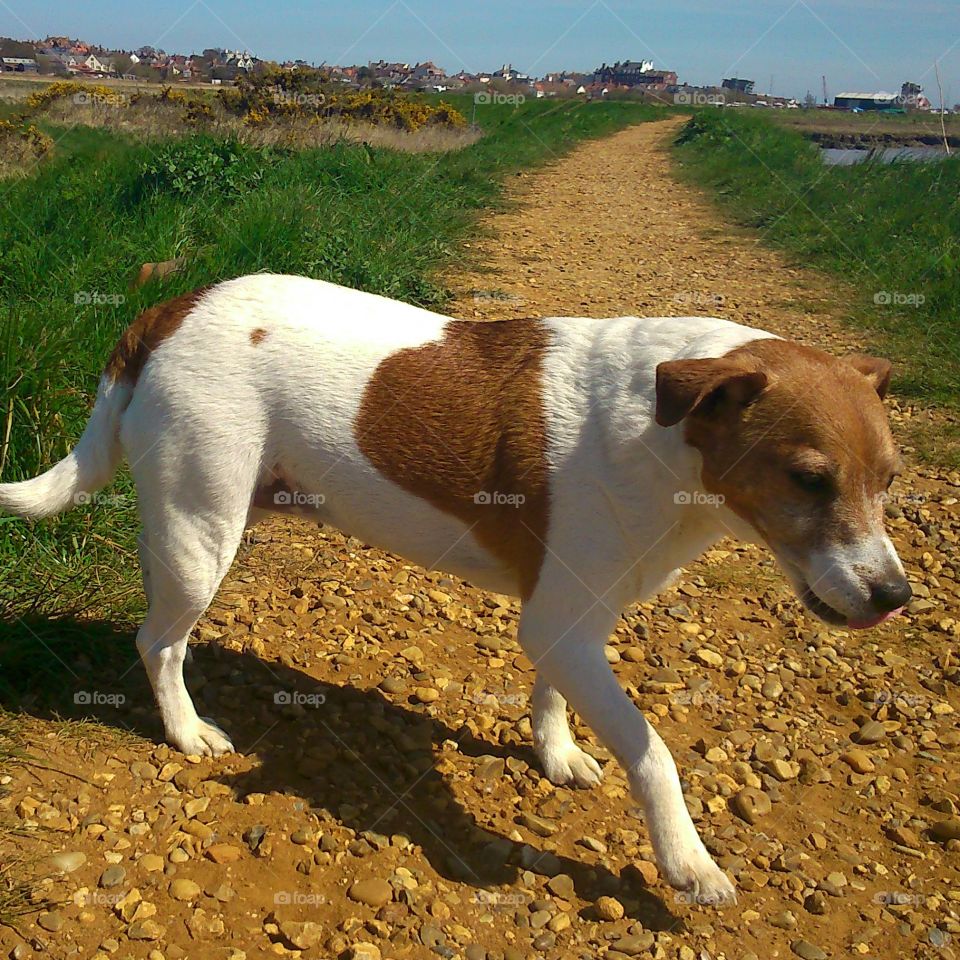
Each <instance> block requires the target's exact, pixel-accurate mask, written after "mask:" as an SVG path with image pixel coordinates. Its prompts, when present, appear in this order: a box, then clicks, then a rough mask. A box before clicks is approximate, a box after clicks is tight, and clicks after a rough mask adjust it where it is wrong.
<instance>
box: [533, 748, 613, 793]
mask: <svg viewBox="0 0 960 960" xmlns="http://www.w3.org/2000/svg"><path fill="white" fill-rule="evenodd" d="M540 762H541V763H542V764H543V772H544V773H545V774H546V775H547V779H548V780H549V781H550V782H551V783H554V784H556V785H557V786H558V787H584V788H586V787H595V786H596V785H597V784H598V783H599V782H600V778H601V777H602V776H603V771H602V770H601V769H600V764H599V763H597V761H596V760H594V759H593V757H591V756H590V754H589V753H585V752H584V751H583V750H581V749H580V748H579V747H578V746H577V745H576V744H575V743H571V744H570V745H569V746H567V747H564V748H562V749H560V750H547V749H544V750H543V752H542V753H541V754H540Z"/></svg>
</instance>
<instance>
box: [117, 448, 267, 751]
mask: <svg viewBox="0 0 960 960" xmlns="http://www.w3.org/2000/svg"><path fill="white" fill-rule="evenodd" d="M168 452H169V451H168ZM155 468H156V461H155V460H154V459H153V457H152V456H151V457H148V458H147V459H146V460H145V461H141V462H138V463H136V464H135V465H134V471H133V472H134V478H135V479H136V481H137V488H138V492H139V500H140V512H141V515H142V517H143V522H144V530H143V533H142V534H141V536H140V540H139V547H140V557H141V565H142V567H143V572H144V584H145V588H146V591H147V599H148V602H149V607H148V611H147V616H146V619H145V620H144V622H143V624H142V626H141V627H140V631H139V633H138V634H137V649H138V650H139V651H140V657H141V659H142V660H143V664H144V667H145V668H146V671H147V675H148V677H149V678H150V684H151V686H152V687H153V693H154V696H155V697H156V700H157V705H158V706H159V708H160V715H161V718H162V719H163V726H164V731H165V736H166V739H167V741H168V742H169V743H170V744H171V745H173V746H175V747H176V748H177V749H178V750H182V751H183V752H184V753H186V754H200V755H214V756H216V755H217V754H221V753H227V752H229V751H231V750H232V749H233V745H232V744H231V742H230V740H229V738H228V737H227V735H226V734H225V733H224V732H223V731H222V730H221V729H220V728H219V727H218V726H217V725H216V724H215V723H213V722H212V721H211V720H207V719H204V718H201V717H199V716H198V715H197V711H196V709H195V707H194V705H193V701H192V700H191V699H190V694H189V693H188V692H187V688H186V685H185V684H184V681H183V663H184V659H185V657H186V654H187V641H188V640H189V637H190V631H191V630H192V629H193V627H194V624H196V622H197V620H198V619H199V618H200V616H201V615H202V614H203V611H204V610H206V608H207V606H208V605H209V603H210V601H211V600H212V599H213V597H214V595H215V593H216V591H217V588H218V587H219V586H220V582H221V580H222V579H223V577H224V576H225V574H226V573H227V571H228V570H229V568H230V563H231V562H232V560H233V557H234V555H235V553H236V550H237V547H238V546H239V544H240V539H241V537H242V536H243V530H244V527H245V525H246V520H247V509H248V505H249V501H250V493H251V490H252V486H253V483H254V482H255V469H251V470H249V471H246V470H242V471H240V472H241V474H249V476H238V475H237V473H238V472H237V469H236V462H234V469H232V470H231V474H232V475H231V476H230V477H223V478H222V480H221V481H220V482H219V483H218V484H217V487H216V488H211V484H210V482H209V480H207V481H206V482H205V481H204V479H202V478H200V477H198V476H197V475H196V474H191V473H188V472H187V471H186V470H184V473H183V478H184V479H183V480H182V481H180V482H179V483H177V484H176V486H175V487H173V488H172V489H171V488H170V486H169V484H167V483H164V482H162V481H161V480H159V479H158V476H157V473H158V472H159V471H157V472H155ZM168 476H169V474H168Z"/></svg>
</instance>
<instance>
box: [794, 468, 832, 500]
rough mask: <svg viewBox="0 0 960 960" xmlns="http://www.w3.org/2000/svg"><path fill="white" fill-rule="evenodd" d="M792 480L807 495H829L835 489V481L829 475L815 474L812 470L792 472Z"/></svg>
mask: <svg viewBox="0 0 960 960" xmlns="http://www.w3.org/2000/svg"><path fill="white" fill-rule="evenodd" d="M790 479H791V480H792V481H793V482H794V483H795V484H796V485H797V486H798V487H799V488H800V489H801V490H804V491H805V492H806V493H819V494H824V493H829V492H830V490H831V489H833V480H832V478H831V477H830V475H829V474H826V473H814V472H813V471H810V470H791V471H790Z"/></svg>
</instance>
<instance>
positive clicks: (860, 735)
mask: <svg viewBox="0 0 960 960" xmlns="http://www.w3.org/2000/svg"><path fill="white" fill-rule="evenodd" d="M886 735H887V731H886V730H885V729H884V726H883V724H882V723H880V722H879V721H877V720H868V721H867V722H866V723H864V724H863V725H862V726H861V727H860V729H859V730H858V731H857V736H856V740H857V743H879V742H880V741H881V740H882V739H883V738H884V737H885V736H886Z"/></svg>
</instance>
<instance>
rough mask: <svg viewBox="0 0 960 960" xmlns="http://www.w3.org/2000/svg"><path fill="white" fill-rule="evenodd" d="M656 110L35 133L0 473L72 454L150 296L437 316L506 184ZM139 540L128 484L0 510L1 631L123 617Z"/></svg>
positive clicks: (0, 400)
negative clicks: (158, 140) (316, 285)
mask: <svg viewBox="0 0 960 960" xmlns="http://www.w3.org/2000/svg"><path fill="white" fill-rule="evenodd" d="M663 115H664V114H663V111H662V110H658V109H657V108H651V107H643V106H639V105H636V104H629V103H605V102H604V103H587V104H584V103H578V102H572V101H566V102H562V103H557V102H530V103H527V104H524V105H522V106H521V107H519V108H513V107H510V106H499V105H482V106H478V109H477V111H476V119H477V122H478V123H479V124H481V125H482V126H483V127H484V129H485V131H486V136H484V137H483V138H482V139H481V140H480V141H478V142H477V143H475V144H474V145H472V146H471V147H469V148H467V149H464V150H461V151H459V152H456V153H448V154H442V155H424V154H405V153H399V152H393V151H388V150H378V149H370V148H368V147H364V146H363V145H345V144H343V145H337V146H333V147H329V148H324V149H318V150H307V151H303V152H288V151H282V150H275V149H274V150H267V149H254V148H250V147H243V146H240V145H238V144H230V143H225V142H223V141H214V140H211V139H208V138H204V137H194V138H187V139H184V140H177V141H171V142H168V143H164V144H161V145H156V144H154V145H150V144H143V143H134V142H130V141H126V140H124V139H122V138H118V137H116V136H113V135H109V134H106V133H104V132H103V131H98V130H91V129H84V128H73V129H70V130H56V129H49V128H48V132H50V133H51V134H52V135H54V136H55V137H56V138H57V145H56V150H55V154H54V156H53V158H52V159H50V160H48V161H45V162H44V163H43V164H42V165H41V166H40V167H39V168H38V170H37V172H35V173H33V174H32V175H30V176H29V177H26V178H23V179H18V180H12V181H7V182H4V183H0V234H2V236H3V238H4V240H3V243H2V244H0V477H2V479H3V480H4V481H12V480H18V479H23V478H27V477H30V476H34V475H35V474H37V473H38V472H40V471H41V470H42V469H44V468H46V467H48V466H50V465H51V464H53V463H55V462H56V461H57V460H59V459H60V458H61V457H63V456H64V455H65V454H66V452H67V451H68V450H69V449H70V447H71V446H72V445H73V444H74V443H75V442H76V440H77V438H78V436H79V435H80V432H81V431H82V429H83V425H84V423H85V421H86V418H87V415H88V412H89V403H90V401H91V398H92V397H93V395H94V393H95V389H96V384H97V380H98V377H99V374H100V371H101V370H102V368H103V364H104V362H105V359H106V357H107V356H108V354H109V352H110V350H111V348H112V346H113V344H114V342H115V341H116V338H117V336H118V334H119V333H120V332H121V331H122V330H123V328H124V327H125V326H126V325H127V324H128V323H130V322H131V321H132V320H133V318H134V317H135V316H136V314H137V313H138V312H140V311H141V310H142V309H144V308H145V307H147V306H150V305H151V304H152V303H155V302H158V301H160V300H165V299H168V298H170V297H172V296H175V295H177V294H179V293H181V292H183V291H186V290H190V289H193V288H195V287H197V286H200V285H203V284H207V283H210V282H213V281H217V280H220V279H225V278H229V277H235V276H239V275H242V274H245V273H250V272H254V271H275V272H284V273H295V274H304V275H307V276H311V277H319V278H323V279H326V280H332V281H335V282H338V283H342V284H346V285H348V286H351V287H357V288H361V289H364V290H369V291H373V292H376V293H380V294H385V295H387V296H391V297H395V298H398V299H401V300H406V301H411V302H415V303H419V304H424V305H428V306H437V305H441V304H442V303H443V301H444V299H445V291H444V290H443V289H442V288H441V287H440V286H439V285H438V283H437V280H436V279H435V278H436V276H437V274H438V271H439V270H441V269H444V268H448V267H449V266H450V265H451V264H452V263H454V262H455V261H456V258H457V256H458V251H459V243H460V241H461V240H462V239H464V238H465V237H466V236H468V235H469V233H470V230H471V228H472V226H473V224H474V223H475V219H476V216H477V213H478V211H480V210H482V209H483V208H485V207H489V206H490V205H491V204H495V203H497V202H498V201H499V198H500V196H501V190H502V185H503V180H504V177H505V176H506V175H507V174H510V173H511V172H513V171H516V170H519V169H521V168H526V167H528V166H530V165H532V164H535V163H538V162H541V161H544V160H549V159H551V158H553V157H555V156H558V155H559V154H561V153H562V152H563V151H564V150H566V149H567V148H568V147H570V146H571V145H572V144H574V143H576V142H577V141H580V140H582V139H583V138H586V137H595V136H601V135H603V134H606V133H609V132H611V131H613V130H616V129H618V128H621V127H623V126H626V125H628V124H630V123H635V122H639V121H644V120H650V119H655V118H658V117H660V116H663ZM183 253H189V254H191V257H190V260H189V266H188V268H187V269H186V270H185V271H184V272H183V273H179V274H177V275H175V276H173V277H171V278H169V279H168V280H167V281H164V282H163V283H162V284H160V285H158V284H150V285H148V286H146V287H144V288H142V289H141V290H140V291H138V292H136V293H131V292H129V290H128V284H129V281H130V279H131V277H132V276H133V275H134V274H135V272H136V270H137V268H138V267H139V266H140V264H142V263H144V262H146V261H160V260H166V259H169V258H171V257H173V256H176V255H179V254H183ZM137 527H138V521H137V516H136V509H135V498H134V496H133V490H132V489H131V487H130V483H129V480H128V479H127V478H126V477H124V476H121V477H120V478H119V479H118V481H117V483H116V484H115V485H114V487H113V488H112V493H111V494H110V495H109V496H107V497H103V498H101V500H100V502H98V503H97V504H95V505H91V506H82V507H79V508H77V509H75V510H74V511H72V512H70V513H68V514H65V515H64V516H63V517H61V518H58V519H56V520H50V521H44V522H40V523H26V522H24V521H22V520H19V519H15V518H11V517H0V609H2V611H3V614H4V618H5V619H6V621H7V624H8V626H9V625H10V624H11V623H13V624H14V625H16V624H23V623H24V621H23V620H22V619H21V618H24V617H26V618H28V619H29V618H36V617H41V618H44V617H46V618H49V617H51V616H54V617H56V616H63V615H66V614H68V613H69V614H83V613H84V612H87V613H93V612H96V613H97V614H98V615H99V616H102V617H103V616H106V617H109V618H110V619H113V620H115V621H117V622H121V621H125V620H129V619H132V618H136V617H137V616H138V614H139V613H140V611H141V606H142V597H141V592H140V589H139V584H138V578H137V570H136V560H135V547H134V544H135V536H136V530H137ZM36 633H37V630H36V628H34V629H27V627H26V626H23V627H22V629H20V628H19V627H17V628H16V629H12V630H11V629H8V630H6V631H5V634H6V636H5V637H4V644H3V649H2V652H0V676H4V675H5V676H7V677H9V676H11V674H12V673H16V672H17V670H18V669H19V668H20V667H22V666H24V665H25V663H26V662H27V660H28V658H29V656H30V653H31V648H32V649H33V650H34V651H35V650H36V647H37V646H38V645H40V641H37V640H36ZM18 637H19V638H20V639H21V640H23V641H24V642H23V644H18V643H17V639H18ZM18 649H19V650H21V653H22V657H21V655H20V654H17V653H16V652H15V651H16V650H18Z"/></svg>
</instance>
